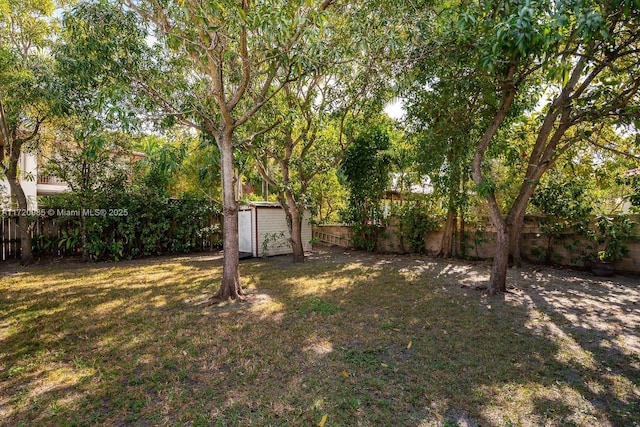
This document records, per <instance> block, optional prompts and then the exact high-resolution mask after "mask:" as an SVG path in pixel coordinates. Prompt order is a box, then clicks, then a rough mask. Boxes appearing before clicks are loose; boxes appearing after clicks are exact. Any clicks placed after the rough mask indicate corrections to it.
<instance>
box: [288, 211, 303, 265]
mask: <svg viewBox="0 0 640 427" xmlns="http://www.w3.org/2000/svg"><path fill="white" fill-rule="evenodd" d="M289 215H290V218H287V222H289V221H291V229H290V230H289V232H290V238H289V243H290V244H291V249H292V250H293V262H304V261H305V256H304V247H303V245H302V215H301V214H300V213H299V212H298V210H297V209H296V210H295V212H294V211H291V213H290V214H289Z"/></svg>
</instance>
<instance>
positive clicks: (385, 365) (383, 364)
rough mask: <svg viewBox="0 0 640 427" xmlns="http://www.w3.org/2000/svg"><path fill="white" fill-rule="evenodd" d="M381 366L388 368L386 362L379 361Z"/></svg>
mask: <svg viewBox="0 0 640 427" xmlns="http://www.w3.org/2000/svg"><path fill="white" fill-rule="evenodd" d="M381 365H382V366H384V367H385V368H388V367H389V365H387V364H386V363H381Z"/></svg>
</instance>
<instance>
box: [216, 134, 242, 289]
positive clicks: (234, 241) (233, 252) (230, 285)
mask: <svg viewBox="0 0 640 427" xmlns="http://www.w3.org/2000/svg"><path fill="white" fill-rule="evenodd" d="M216 142H217V143H218V147H219V149H220V156H221V160H222V161H221V165H220V166H221V167H220V169H221V175H222V215H223V218H224V224H223V228H222V232H223V236H222V237H223V244H222V245H223V246H222V247H223V249H224V259H223V264H222V283H221V284H220V289H219V290H218V292H217V293H216V294H215V295H214V296H213V297H212V298H211V300H212V301H213V302H223V301H229V300H242V299H243V296H244V295H245V293H244V291H243V290H242V286H241V284H240V274H239V271H238V266H239V263H238V256H239V251H238V204H237V202H236V194H235V182H234V181H235V179H234V168H233V133H232V131H228V130H226V131H224V132H220V134H218V135H217V136H216Z"/></svg>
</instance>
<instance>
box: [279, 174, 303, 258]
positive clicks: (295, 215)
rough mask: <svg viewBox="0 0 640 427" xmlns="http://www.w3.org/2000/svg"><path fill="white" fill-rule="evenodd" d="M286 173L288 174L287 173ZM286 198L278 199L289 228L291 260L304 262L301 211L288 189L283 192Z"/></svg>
mask: <svg viewBox="0 0 640 427" xmlns="http://www.w3.org/2000/svg"><path fill="white" fill-rule="evenodd" d="M287 175H288V174H287ZM285 197H286V200H282V199H280V204H281V205H282V207H283V209H284V213H285V216H286V219H287V228H288V229H289V244H290V245H291V250H292V251H293V262H304V261H305V257H304V247H303V246H302V213H301V212H300V209H298V205H297V204H296V201H295V198H294V197H293V194H291V192H290V191H286V192H285Z"/></svg>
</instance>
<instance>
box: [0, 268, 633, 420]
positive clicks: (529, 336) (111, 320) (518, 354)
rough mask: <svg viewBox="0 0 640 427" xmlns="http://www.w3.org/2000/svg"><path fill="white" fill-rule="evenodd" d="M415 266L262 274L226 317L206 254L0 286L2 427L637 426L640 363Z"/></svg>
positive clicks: (530, 311)
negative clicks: (212, 298)
mask: <svg viewBox="0 0 640 427" xmlns="http://www.w3.org/2000/svg"><path fill="white" fill-rule="evenodd" d="M402 262H404V263H405V264H406V265H408V266H409V268H397V267H396V266H395V265H391V264H387V265H378V264H376V263H375V260H373V261H371V262H367V261H366V260H365V261H361V260H360V261H356V260H355V259H354V260H353V261H348V260H347V261H344V262H343V261H339V260H338V261H334V262H325V261H322V260H315V261H314V260H312V261H310V262H307V263H305V264H302V265H296V264H291V263H289V262H288V260H286V259H283V258H274V259H261V260H251V261H248V262H243V263H242V264H241V275H242V277H243V282H244V284H245V287H246V288H247V290H248V292H249V294H250V295H251V299H250V302H249V303H243V304H226V305H223V306H219V307H207V306H205V305H203V304H202V303H203V302H204V301H206V298H207V296H208V295H209V294H211V293H212V292H213V291H214V290H215V289H216V288H217V286H218V281H219V280H220V276H221V261H220V260H219V259H211V258H210V257H206V256H201V257H182V258H161V259H151V260H143V261H135V262H123V263H119V264H98V265H95V264H94V265H84V266H82V265H73V264H72V265H51V266H37V267H33V268H30V269H27V270H20V269H18V270H19V272H18V273H17V274H14V275H10V276H6V277H3V278H2V283H1V284H0V424H2V425H69V426H71V425H74V426H83V425H86V426H90V425H96V424H106V425H123V424H126V425H129V424H131V425H195V426H206V425H214V426H216V425H217V426H231V425H234V426H236V425H237V426H247V425H255V426H269V425H272V426H281V425H301V426H309V425H317V424H318V422H319V421H320V420H321V419H322V417H323V416H324V415H325V414H326V415H327V422H326V426H355V425H364V426H367V425H371V426H387V425H388V426H399V425H403V426H419V425H424V426H454V425H465V424H464V423H467V422H469V423H477V424H479V425H483V426H487V425H488V426H534V425H549V426H572V425H578V426H583V425H584V426H601V425H619V426H633V425H638V424H639V423H640V415H639V414H640V406H639V405H638V402H639V401H640V392H639V390H638V384H639V369H640V357H638V354H634V353H633V352H631V353H624V354H623V353H621V352H616V351H612V350H611V349H612V348H613V349H615V348H617V347H615V346H613V345H611V346H609V347H606V346H605V347H603V346H602V345H600V344H602V342H603V335H602V334H600V333H599V332H598V331H595V332H594V331H590V330H589V329H588V328H587V327H583V328H582V329H574V328H572V325H571V324H569V323H567V322H566V320H564V319H565V317H564V316H563V315H562V313H561V312H560V311H559V310H558V309H554V308H552V307H551V306H550V307H543V306H541V305H540V304H537V306H536V307H531V305H527V304H525V303H523V301H524V300H525V299H526V297H527V295H520V296H508V297H507V298H504V299H495V300H487V299H486V298H485V297H483V296H481V294H480V293H479V292H477V291H470V290H463V289H461V288H460V286H459V284H450V281H449V279H448V277H447V276H446V275H445V274H444V273H443V272H444V271H445V269H446V265H445V264H444V263H442V264H434V267H433V269H432V270H431V271H427V272H424V271H423V272H418V271H417V270H412V269H411V268H410V267H411V265H412V264H411V263H412V262H413V261H412V259H411V258H407V259H404V260H402ZM406 265H405V267H406ZM557 286H562V284H557ZM489 306H490V307H489ZM630 327H632V328H633V327H634V325H630ZM633 333H634V336H635V339H636V343H637V338H638V335H639V334H640V331H639V330H638V327H637V325H635V330H634V331H633ZM610 338H611V342H614V341H613V340H615V331H614V332H612V335H611V337H610ZM594 340H595V341H596V342H595V343H594ZM630 348H634V347H633V346H631V347H630ZM470 425H475V424H470Z"/></svg>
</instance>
